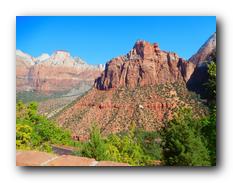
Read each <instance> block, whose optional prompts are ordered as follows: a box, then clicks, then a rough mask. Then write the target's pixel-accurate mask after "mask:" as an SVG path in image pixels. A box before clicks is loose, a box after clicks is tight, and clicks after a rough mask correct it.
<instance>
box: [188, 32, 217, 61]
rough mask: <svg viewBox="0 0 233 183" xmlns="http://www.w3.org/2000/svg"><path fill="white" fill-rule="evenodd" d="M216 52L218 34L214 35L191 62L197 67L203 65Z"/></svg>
mask: <svg viewBox="0 0 233 183" xmlns="http://www.w3.org/2000/svg"><path fill="white" fill-rule="evenodd" d="M215 51H216V33H214V34H213V35H212V36H211V37H210V38H209V39H208V40H207V41H206V42H205V43H204V44H203V45H202V46H201V48H200V49H199V50H198V51H197V53H196V54H194V55H193V56H192V57H191V58H190V59H189V61H190V62H192V63H194V64H195V65H197V64H201V63H202V62H204V61H206V60H210V59H211V54H212V53H213V52H215Z"/></svg>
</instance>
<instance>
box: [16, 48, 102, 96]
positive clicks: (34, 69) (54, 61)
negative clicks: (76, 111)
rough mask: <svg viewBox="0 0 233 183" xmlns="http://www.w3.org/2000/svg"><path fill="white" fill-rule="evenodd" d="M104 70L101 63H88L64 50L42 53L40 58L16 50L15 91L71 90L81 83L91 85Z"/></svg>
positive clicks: (49, 91) (45, 91) (48, 91)
mask: <svg viewBox="0 0 233 183" xmlns="http://www.w3.org/2000/svg"><path fill="white" fill-rule="evenodd" d="M103 70H104V66H103V65H102V64H99V65H89V64H87V63H86V62H85V61H83V60H82V59H81V58H80V57H72V56H71V55H70V53H69V52H67V51H63V50H58V51H55V52H54V53H53V54H52V55H49V54H47V53H43V54H41V55H40V56H39V57H32V56H30V55H29V54H27V53H24V52H23V51H21V50H16V89H17V91H38V92H42V93H43V92H44V93H51V92H61V91H66V90H69V89H72V88H73V87H75V86H76V85H78V84H79V83H80V82H86V83H87V84H88V85H92V83H93V81H94V79H95V77H97V76H98V75H99V74H100V73H101V72H102V71H103Z"/></svg>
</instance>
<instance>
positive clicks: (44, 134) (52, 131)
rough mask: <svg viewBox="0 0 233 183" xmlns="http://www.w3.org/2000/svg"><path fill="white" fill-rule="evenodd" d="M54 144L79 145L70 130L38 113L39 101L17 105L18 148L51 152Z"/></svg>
mask: <svg viewBox="0 0 233 183" xmlns="http://www.w3.org/2000/svg"><path fill="white" fill-rule="evenodd" d="M52 144H62V145H77V144H75V142H73V141H72V139H71V135H70V133H69V132H68V131H65V130H63V129H61V128H59V127H58V126H57V125H56V124H55V123H53V122H52V121H49V120H48V119H46V118H45V117H43V116H41V115H39V114H38V113H37V103H35V102H31V103H29V104H28V105H25V104H24V103H22V102H21V101H19V102H18V103H17V105H16V148H17V149H25V150H28V149H36V150H40V151H46V152H51V151H52V148H51V145H52Z"/></svg>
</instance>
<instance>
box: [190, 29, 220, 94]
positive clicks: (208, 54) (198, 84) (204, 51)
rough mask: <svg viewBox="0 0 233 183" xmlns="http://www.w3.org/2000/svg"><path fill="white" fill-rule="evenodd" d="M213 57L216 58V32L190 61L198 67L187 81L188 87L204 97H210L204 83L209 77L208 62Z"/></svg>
mask: <svg viewBox="0 0 233 183" xmlns="http://www.w3.org/2000/svg"><path fill="white" fill-rule="evenodd" d="M213 59H216V33H214V34H213V35H212V36H211V37H210V38H209V39H208V40H207V41H206V42H205V43H204V44H203V45H202V46H201V48H200V49H199V50H198V51H197V53H196V54H194V55H193V56H192V57H191V58H190V59H189V63H194V64H195V65H196V67H195V69H194V71H193V73H192V75H191V76H190V79H189V80H188V82H187V88H188V89H189V90H191V91H195V92H196V93H198V94H200V95H201V96H202V97H204V98H207V97H208V93H207V90H206V87H205V86H204V85H203V84H204V83H206V82H207V81H208V78H209V76H208V67H207V64H208V63H209V62H210V61H212V60H213Z"/></svg>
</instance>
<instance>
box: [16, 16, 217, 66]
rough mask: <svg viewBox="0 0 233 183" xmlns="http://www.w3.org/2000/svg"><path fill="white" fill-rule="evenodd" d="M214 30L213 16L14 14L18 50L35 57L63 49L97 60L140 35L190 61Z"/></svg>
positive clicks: (125, 49) (126, 46)
mask: <svg viewBox="0 0 233 183" xmlns="http://www.w3.org/2000/svg"><path fill="white" fill-rule="evenodd" d="M214 32H216V17H215V16H204V17H202V16H193V17H186V16H183V17H182V16H181V17H179V16H177V17H176V16H175V17H174V16H164V17H163V16H162V17H160V16H149V17H148V16H142V17H138V16H127V17H126V16H118V17H111V16H110V17H108V16H107V17H103V16H99V17H98V16H97V17H92V16H86V17H85V16H84V17H82V16H76V17H69V16H52V17H47V16H18V17H16V49H20V50H22V51H24V52H26V53H28V54H30V55H32V56H34V57H37V56H39V55H40V54H41V53H48V54H52V53H53V52H54V51H56V50H67V51H69V52H70V53H71V55H72V56H79V57H81V58H82V59H84V60H85V61H87V63H89V64H100V63H106V62H107V61H109V60H110V59H111V58H114V57H116V56H119V55H124V54H126V53H127V52H128V51H130V49H131V48H132V47H133V45H134V43H135V42H136V40H138V39H142V40H146V41H149V42H151V43H154V42H156V43H158V44H159V46H160V48H161V49H162V50H166V51H173V52H176V53H177V54H178V55H179V56H180V57H183V58H185V59H188V58H190V57H191V56H192V55H193V54H194V53H195V52H196V51H197V50H198V49H199V48H200V46H201V45H202V44H203V43H204V42H205V41H206V40H207V39H208V38H209V37H210V36H211V35H212V34H213V33H214Z"/></svg>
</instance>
